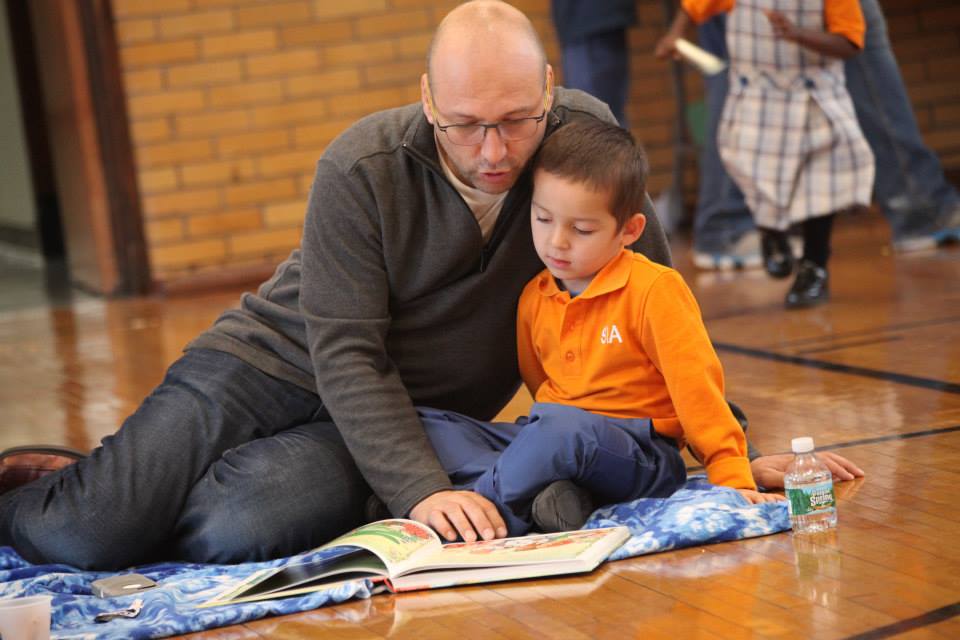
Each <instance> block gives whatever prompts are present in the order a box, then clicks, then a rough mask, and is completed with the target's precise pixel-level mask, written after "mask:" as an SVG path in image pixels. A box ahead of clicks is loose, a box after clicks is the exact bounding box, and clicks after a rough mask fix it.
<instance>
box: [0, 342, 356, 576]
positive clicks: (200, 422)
mask: <svg viewBox="0 0 960 640" xmlns="http://www.w3.org/2000/svg"><path fill="white" fill-rule="evenodd" d="M370 493H371V491H370V489H369V488H368V487H367V485H366V483H365V482H364V480H363V478H362V477H361V475H360V472H359V471H358V470H357V468H356V465H355V464H354V462H353V459H352V458H351V457H350V454H349V453H348V452H347V449H346V446H345V445H344V443H343V440H342V439H341V437H340V434H339V432H338V431H337V429H336V427H335V425H334V424H333V423H332V422H330V421H329V417H328V416H327V415H326V412H325V411H324V409H323V405H322V404H321V402H320V400H319V398H318V397H317V396H316V395H315V394H312V393H310V392H308V391H306V390H304V389H301V388H300V387H297V386H295V385H293V384H290V383H287V382H283V381H281V380H278V379H276V378H272V377H270V376H268V375H266V374H264V373H262V372H261V371H259V370H257V369H256V368H254V367H251V366H250V365H248V364H246V363H245V362H243V361H241V360H240V359H238V358H236V357H234V356H231V355H228V354H226V353H221V352H217V351H209V350H203V349H196V350H191V351H188V352H187V353H186V354H184V355H183V356H182V357H181V358H180V359H179V360H178V361H177V362H175V363H174V364H173V365H172V366H171V367H170V369H169V370H168V371H167V374H166V377H165V378H164V380H163V382H162V383H161V384H160V386H158V387H157V388H156V389H155V390H154V391H153V392H152V393H151V395H150V396H148V397H147V399H146V400H144V402H143V404H142V405H141V406H140V408H139V409H138V410H137V411H136V413H134V414H133V415H131V416H130V417H129V418H128V419H127V420H126V421H125V422H124V424H123V426H122V427H121V428H120V430H119V431H118V432H117V433H116V434H115V435H112V436H109V437H107V438H104V440H103V443H102V446H100V447H98V448H97V449H95V450H94V451H93V452H92V453H91V454H90V456H89V457H88V458H85V459H83V460H81V461H79V462H77V463H76V464H73V465H70V466H68V467H66V468H64V469H62V470H61V471H59V472H57V473H54V474H50V475H48V476H44V477H43V478H41V479H39V480H37V481H36V482H33V483H31V484H29V485H26V486H24V487H21V488H19V489H17V490H15V491H12V492H10V493H8V494H6V495H4V496H3V497H2V498H0V544H9V545H12V546H13V547H14V548H15V549H16V550H17V552H19V553H20V554H21V555H22V556H23V557H24V558H25V559H27V560H29V561H31V562H35V563H51V562H55V563H66V564H70V565H73V566H77V567H82V568H88V569H101V570H106V569H120V568H123V567H127V566H130V565H133V564H138V563H143V562H147V561H154V560H161V559H173V558H177V559H181V560H190V561H195V562H223V563H226V562H245V561H251V560H262V559H267V558H271V557H279V556H284V555H290V554H293V553H297V552H299V551H303V550H306V549H309V548H311V547H314V546H316V545H318V544H320V543H322V542H325V541H326V540H329V539H331V538H333V537H334V536H336V535H339V534H340V533H343V532H345V531H347V530H349V529H351V528H353V527H355V526H357V525H358V524H360V523H361V522H362V518H363V507H364V503H365V500H366V498H367V497H368V496H369V495H370Z"/></svg>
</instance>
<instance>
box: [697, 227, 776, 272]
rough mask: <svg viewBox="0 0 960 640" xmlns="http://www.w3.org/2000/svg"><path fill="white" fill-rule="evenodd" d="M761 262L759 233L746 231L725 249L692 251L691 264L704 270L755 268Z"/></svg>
mask: <svg viewBox="0 0 960 640" xmlns="http://www.w3.org/2000/svg"><path fill="white" fill-rule="evenodd" d="M762 264H763V258H762V257H761V256H760V234H759V233H758V232H757V231H755V230H750V231H747V232H746V233H745V234H743V235H742V236H740V238H739V239H737V241H736V242H734V243H733V244H732V245H730V246H729V247H727V248H726V250H725V251H717V252H709V251H697V250H696V249H694V251H693V265H694V266H695V267H697V268H698V269H703V270H704V271H735V270H740V269H756V268H757V267H759V266H761V265H762Z"/></svg>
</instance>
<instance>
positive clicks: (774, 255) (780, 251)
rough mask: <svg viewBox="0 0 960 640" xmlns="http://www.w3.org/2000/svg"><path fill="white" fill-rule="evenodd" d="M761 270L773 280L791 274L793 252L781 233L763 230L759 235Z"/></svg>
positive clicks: (784, 234)
mask: <svg viewBox="0 0 960 640" xmlns="http://www.w3.org/2000/svg"><path fill="white" fill-rule="evenodd" d="M760 249H761V251H762V252H763V268H764V269H766V271H767V273H769V274H770V275H771V276H772V277H774V278H778V279H779V278H786V277H787V276H789V275H790V274H791V273H792V272H793V251H792V250H791V249H790V243H789V242H788V241H787V234H786V233H784V232H782V231H769V230H764V231H763V232H762V233H761V235H760Z"/></svg>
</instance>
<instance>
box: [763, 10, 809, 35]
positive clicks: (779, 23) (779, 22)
mask: <svg viewBox="0 0 960 640" xmlns="http://www.w3.org/2000/svg"><path fill="white" fill-rule="evenodd" d="M763 13H764V14H766V16H767V20H769V21H770V26H771V27H773V35H775V36H777V37H778V38H782V39H783V40H788V41H790V42H796V41H797V40H799V39H800V33H799V29H797V27H796V25H794V24H793V23H792V22H790V18H788V17H787V16H785V15H784V14H782V13H780V12H779V11H771V10H766V11H764V12H763Z"/></svg>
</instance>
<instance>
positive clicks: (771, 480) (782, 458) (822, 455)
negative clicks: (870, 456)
mask: <svg viewBox="0 0 960 640" xmlns="http://www.w3.org/2000/svg"><path fill="white" fill-rule="evenodd" d="M816 456H817V458H818V459H819V460H820V462H822V463H824V464H825V465H827V468H828V469H830V473H832V474H833V479H834V480H837V481H838V482H842V481H844V480H853V479H854V478H862V477H863V470H862V469H861V468H860V467H858V466H857V465H855V464H854V463H852V462H851V461H849V460H847V459H846V458H844V457H843V456H840V455H837V454H835V453H831V452H830V451H820V452H818V453H817V454H816ZM792 461H793V454H792V453H778V454H775V455H772V456H760V457H759V458H756V459H754V460H753V461H751V462H750V470H751V471H753V479H754V480H755V481H756V482H757V484H758V485H760V486H761V487H763V488H764V489H783V476H784V474H786V472H787V467H789V466H790V463H791V462H792Z"/></svg>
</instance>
